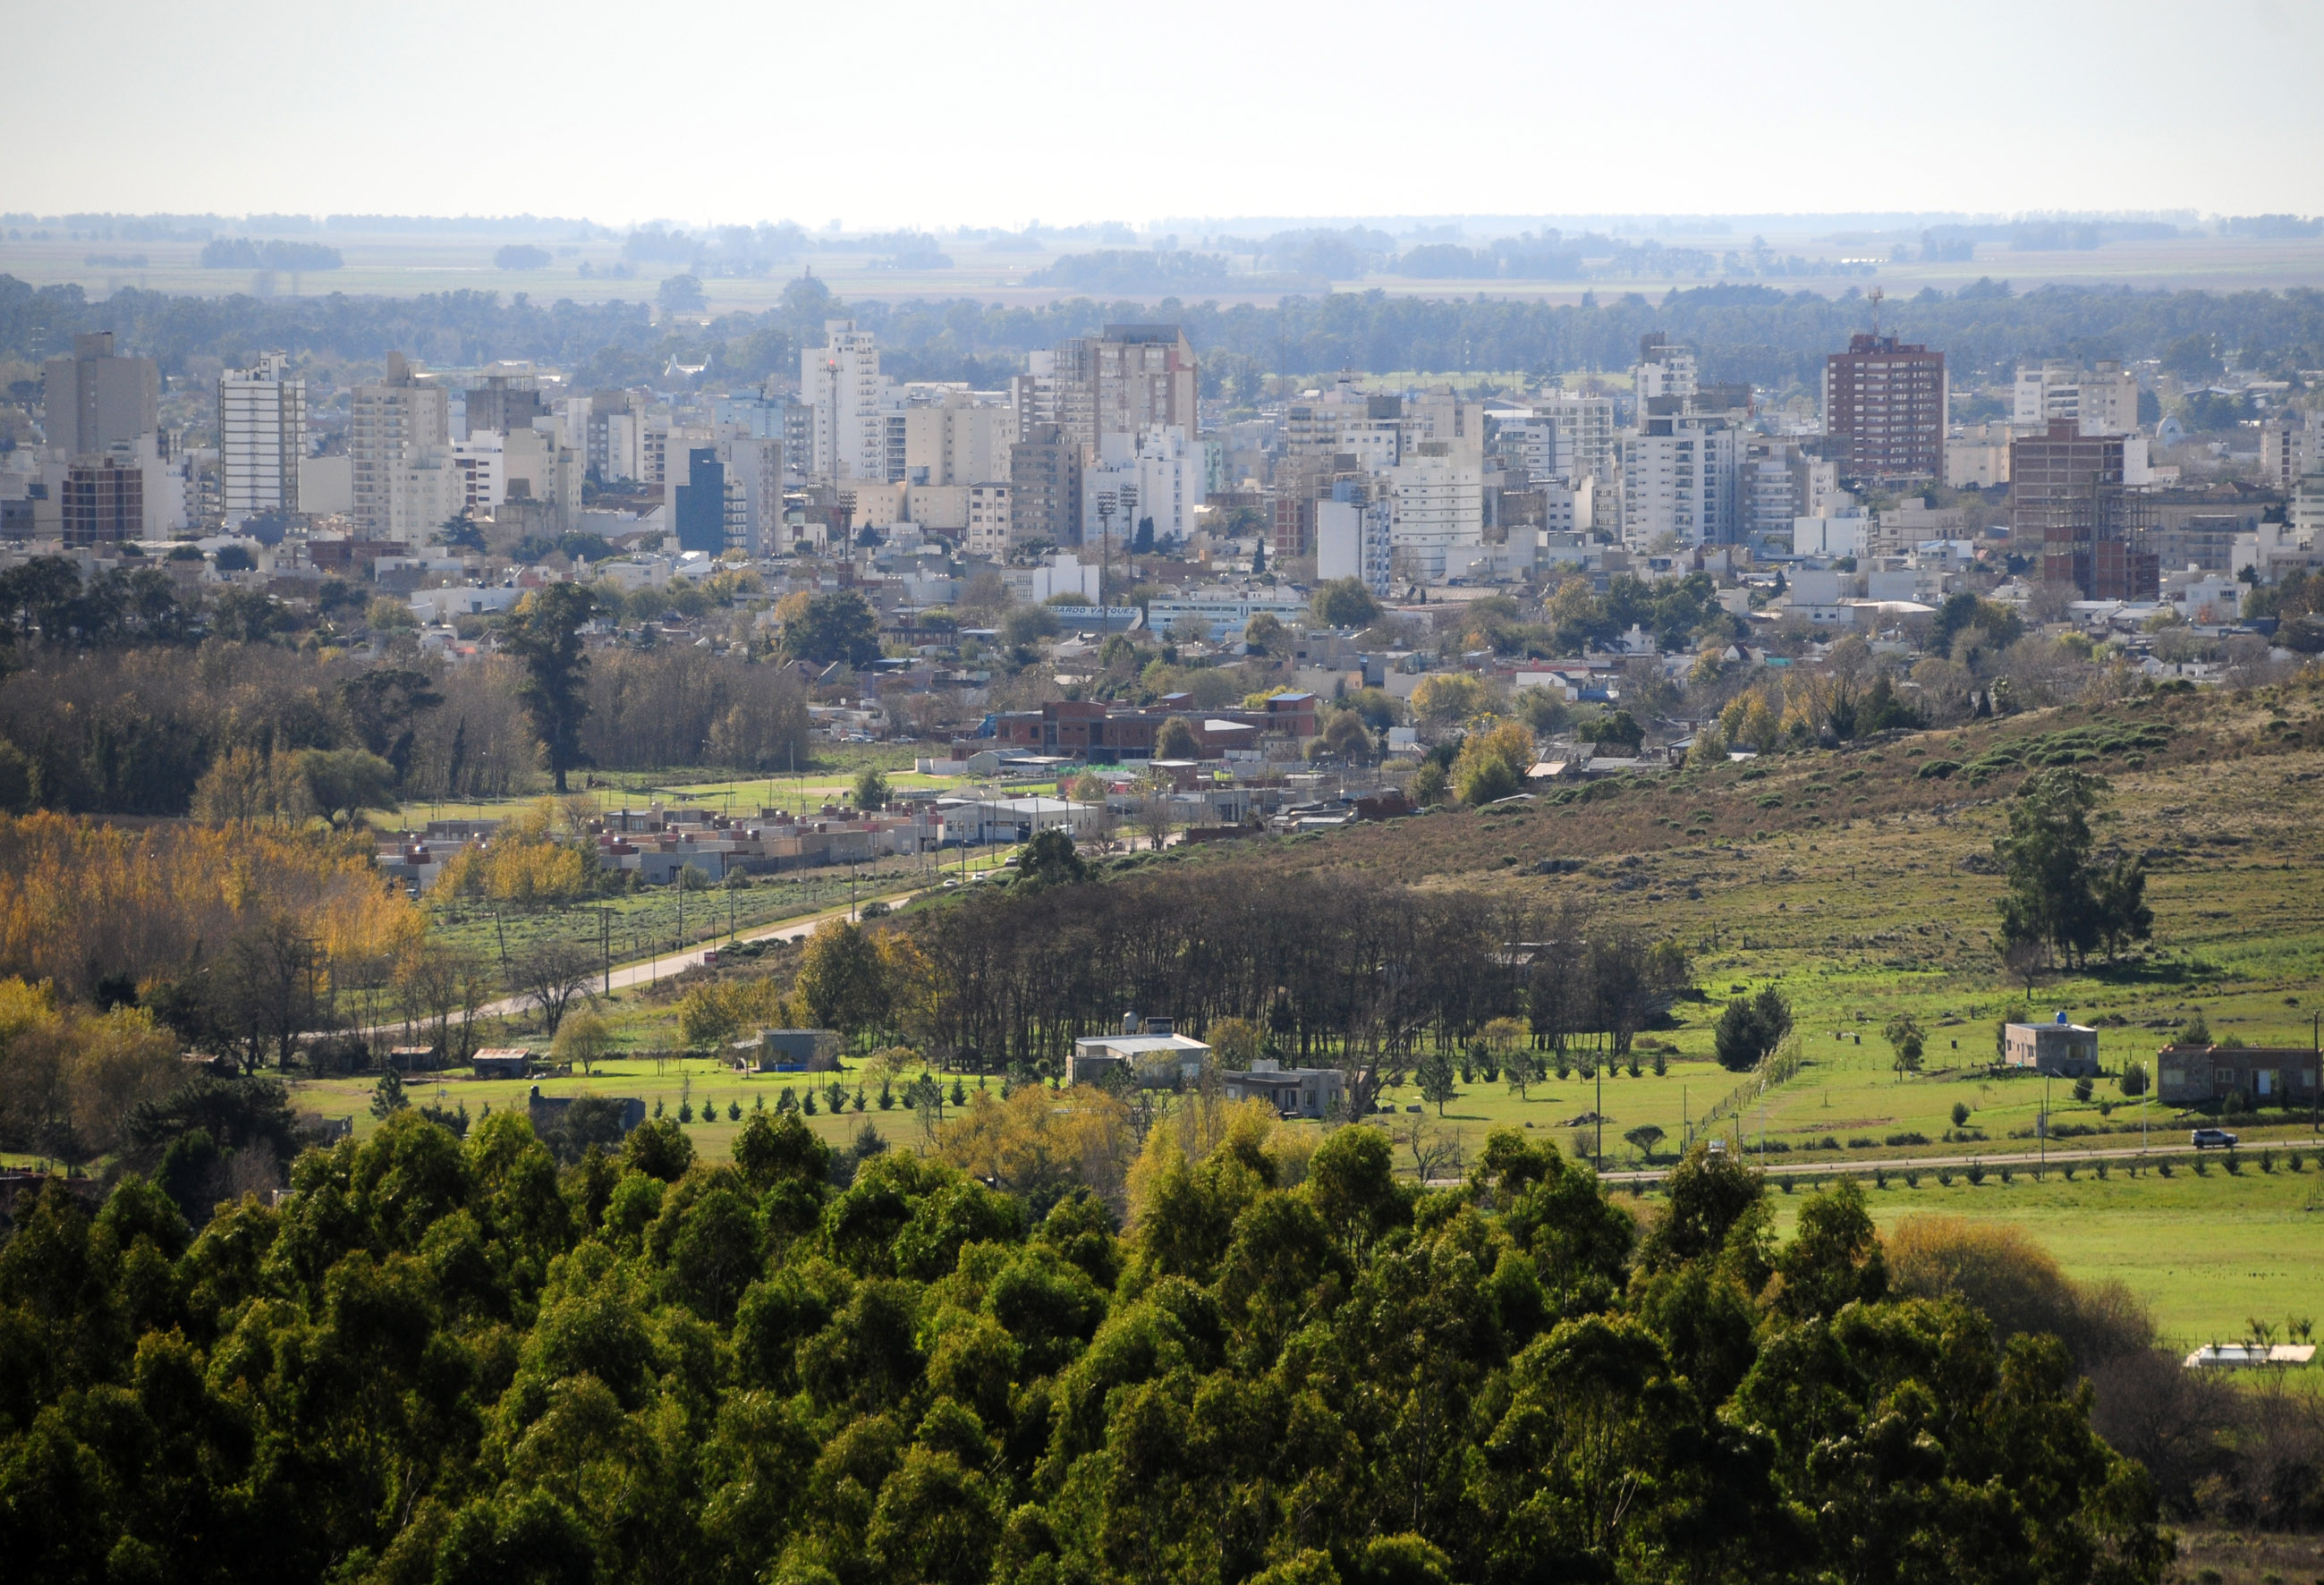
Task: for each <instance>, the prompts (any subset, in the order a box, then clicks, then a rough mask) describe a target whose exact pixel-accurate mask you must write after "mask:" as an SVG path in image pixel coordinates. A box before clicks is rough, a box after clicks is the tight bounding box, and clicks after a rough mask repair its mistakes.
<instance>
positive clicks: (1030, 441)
mask: <svg viewBox="0 0 2324 1585" xmlns="http://www.w3.org/2000/svg"><path fill="white" fill-rule="evenodd" d="M1009 522H1010V529H1009V534H1010V543H1011V544H1012V545H1030V544H1036V543H1041V544H1049V545H1056V546H1059V547H1065V548H1070V547H1072V546H1075V545H1079V544H1080V543H1081V542H1082V448H1081V445H1080V443H1079V442H1078V441H1076V440H1074V439H1073V438H1071V437H1070V436H1068V435H1067V434H1066V433H1065V426H1063V425H1062V424H1037V425H1036V426H1034V429H1033V432H1032V434H1030V435H1028V437H1026V438H1024V439H1022V440H1019V442H1017V444H1016V445H1014V446H1012V447H1010V448H1009Z"/></svg>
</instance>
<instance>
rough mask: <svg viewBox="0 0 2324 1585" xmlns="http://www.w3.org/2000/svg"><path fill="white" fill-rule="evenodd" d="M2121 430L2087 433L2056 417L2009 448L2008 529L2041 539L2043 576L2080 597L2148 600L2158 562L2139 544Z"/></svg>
mask: <svg viewBox="0 0 2324 1585" xmlns="http://www.w3.org/2000/svg"><path fill="white" fill-rule="evenodd" d="M2123 451H2124V447H2123V437H2122V436H2120V435H2085V434H2083V433H2082V432H2081V431H2080V429H2079V428H2078V427H2077V426H2076V425H2075V424H2074V423H2072V422H2071V421H2070V420H2069V419H2054V420H2052V422H2051V423H2049V424H2048V425H2046V426H2045V427H2044V428H2043V431H2042V433H2041V434H2039V435H2027V436H2021V437H2020V438H2017V439H2016V440H2015V441H2012V442H2011V443H2010V447H2009V532H2010V538H2011V539H2012V540H2013V541H2014V542H2015V544H2017V545H2023V546H2026V547H2028V548H2031V547H2032V546H2033V545H2036V544H2038V545H2039V546H2040V547H2041V554H2042V576H2043V579H2044V580H2046V581H2048V582H2051V583H2064V584H2071V585H2073V586H2074V588H2075V589H2076V590H2077V591H2079V593H2080V595H2081V597H2082V598H2083V599H2085V600H2153V599H2155V598H2157V597H2158V596H2159V594H2160V592H2161V576H2160V575H2161V568H2160V567H2159V565H2158V563H2157V559H2156V558H2155V556H2154V555H2153V553H2152V552H2151V551H2144V550H2141V549H2140V548H2139V544H2140V541H2141V538H2142V537H2141V534H2140V531H2139V530H2140V529H2141V528H2142V526H2143V519H2142V516H2141V512H2140V507H2141V504H2142V502H2141V497H2140V496H2139V495H2138V493H2136V492H2135V491H2131V490H2128V489H2126V488H2125V486H2124V479H2123V471H2124V469H2123V462H2124V458H2123Z"/></svg>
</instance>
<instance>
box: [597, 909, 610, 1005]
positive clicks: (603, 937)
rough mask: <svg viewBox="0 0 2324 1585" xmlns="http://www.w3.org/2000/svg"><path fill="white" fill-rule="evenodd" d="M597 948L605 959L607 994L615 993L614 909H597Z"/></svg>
mask: <svg viewBox="0 0 2324 1585" xmlns="http://www.w3.org/2000/svg"><path fill="white" fill-rule="evenodd" d="M597 950H598V952H599V953H600V954H603V956H604V961H605V994H606V995H608V996H611V995H613V909H611V908H599V909H598V910H597Z"/></svg>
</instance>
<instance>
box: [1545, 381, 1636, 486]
mask: <svg viewBox="0 0 2324 1585" xmlns="http://www.w3.org/2000/svg"><path fill="white" fill-rule="evenodd" d="M1533 414H1534V417H1535V419H1546V420H1548V421H1549V422H1550V423H1553V424H1554V425H1556V426H1557V438H1556V441H1555V443H1554V444H1555V450H1554V454H1553V456H1552V457H1551V459H1550V460H1551V466H1550V469H1549V473H1550V475H1551V476H1552V477H1554V478H1561V479H1575V480H1578V479H1580V478H1582V476H1583V475H1589V476H1590V477H1591V478H1593V479H1595V480H1597V481H1598V483H1599V484H1612V483H1613V482H1614V477H1615V472H1616V462H1615V448H1614V399H1613V398H1612V397H1610V396H1584V395H1582V394H1581V393H1580V392H1572V391H1547V392H1543V393H1542V394H1541V395H1539V396H1536V397H1535V398H1534V399H1533Z"/></svg>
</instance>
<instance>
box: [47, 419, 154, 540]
mask: <svg viewBox="0 0 2324 1585" xmlns="http://www.w3.org/2000/svg"><path fill="white" fill-rule="evenodd" d="M59 499H60V517H61V520H62V524H63V530H64V542H65V548H66V549H68V550H98V549H104V548H108V547H110V546H115V545H118V544H120V543H121V542H122V541H123V540H124V539H140V538H142V537H143V534H144V532H145V474H144V470H143V468H142V467H140V466H139V465H138V460H137V457H136V455H135V448H134V447H132V446H130V445H129V444H127V443H119V442H117V443H115V445H113V446H111V447H107V448H106V450H105V451H104V452H102V453H99V454H97V455H94V456H92V455H89V454H87V453H84V454H82V455H81V456H78V457H76V458H75V459H74V460H73V461H72V462H71V463H70V464H69V465H67V466H66V468H65V476H64V484H63V486H62V490H61V493H60V497H59Z"/></svg>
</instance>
